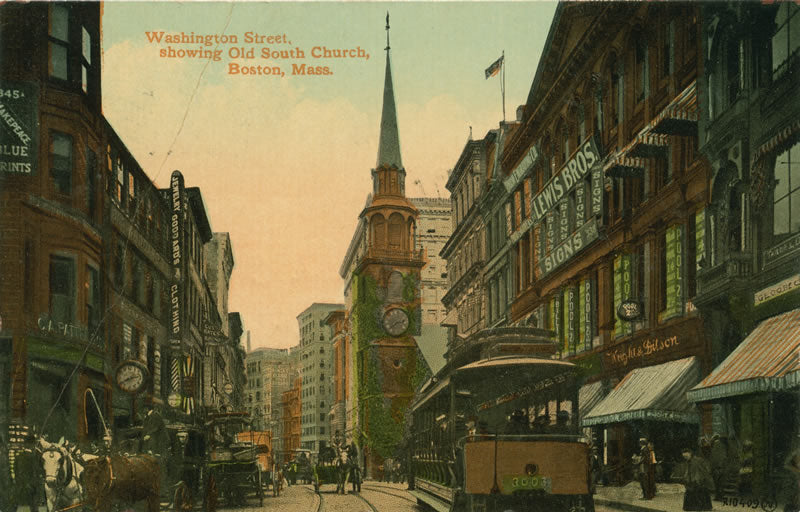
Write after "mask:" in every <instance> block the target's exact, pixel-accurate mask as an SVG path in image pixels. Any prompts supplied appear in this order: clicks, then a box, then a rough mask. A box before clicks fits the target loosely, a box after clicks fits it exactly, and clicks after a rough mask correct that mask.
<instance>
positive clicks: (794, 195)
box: [772, 16, 800, 237]
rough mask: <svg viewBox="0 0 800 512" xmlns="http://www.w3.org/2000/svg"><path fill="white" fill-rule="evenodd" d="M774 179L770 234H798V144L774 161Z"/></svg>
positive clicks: (799, 227) (799, 194) (799, 20)
mask: <svg viewBox="0 0 800 512" xmlns="http://www.w3.org/2000/svg"><path fill="white" fill-rule="evenodd" d="M796 18H797V20H798V23H800V16H798V17H796ZM798 30H800V28H798ZM774 177H775V188H774V190H773V210H772V212H773V219H772V234H773V235H775V236H776V237H781V236H784V235H788V234H790V233H797V232H800V142H799V143H796V144H795V145H794V146H792V147H791V148H790V149H787V150H786V151H784V152H783V153H781V154H780V155H778V157H777V158H776V159H775V167H774Z"/></svg>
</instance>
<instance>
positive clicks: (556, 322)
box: [553, 292, 564, 346]
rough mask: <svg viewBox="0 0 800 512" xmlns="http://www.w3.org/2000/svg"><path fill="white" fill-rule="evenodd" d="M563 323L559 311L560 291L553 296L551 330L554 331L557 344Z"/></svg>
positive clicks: (560, 338) (560, 337) (559, 340)
mask: <svg viewBox="0 0 800 512" xmlns="http://www.w3.org/2000/svg"><path fill="white" fill-rule="evenodd" d="M563 323H564V319H563V317H562V312H561V292H558V293H556V296H555V297H554V298H553V330H554V331H555V332H556V341H557V342H558V343H559V346H560V343H561V340H562V339H563V337H562V336H561V332H562V330H561V326H562V325H563Z"/></svg>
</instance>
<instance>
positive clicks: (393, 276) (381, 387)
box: [348, 13, 428, 477]
mask: <svg viewBox="0 0 800 512" xmlns="http://www.w3.org/2000/svg"><path fill="white" fill-rule="evenodd" d="M389 52H390V46H389V15H388V13H387V15H386V75H385V82H384V89H383V111H382V114H381V125H380V140H379V144H378V159H377V162H376V164H375V168H374V169H372V194H371V196H370V198H369V199H368V200H367V204H366V206H365V207H364V210H363V211H362V212H361V214H360V218H359V225H360V226H363V231H362V233H363V235H362V237H361V246H362V250H361V251H360V255H359V257H358V258H357V261H356V262H354V263H355V264H354V265H353V267H352V275H351V276H350V283H351V284H350V299H351V300H350V301H348V302H350V320H351V336H352V341H351V344H352V352H351V353H352V357H353V361H352V363H353V368H354V372H353V373H354V375H353V377H354V379H353V380H354V394H355V396H354V400H353V406H354V410H353V413H354V416H355V417H354V418H353V432H354V433H355V434H356V435H355V436H354V437H355V438H356V439H357V440H360V443H361V445H362V451H363V452H364V454H365V463H366V471H367V476H369V477H377V476H380V475H378V467H379V466H380V465H381V464H382V463H383V459H385V458H389V457H392V458H393V457H395V455H396V451H397V448H398V446H399V444H400V442H401V440H402V436H403V429H404V427H405V412H406V410H407V409H408V406H409V404H410V402H411V399H412V398H413V396H414V390H415V388H416V387H417V386H418V385H419V384H420V382H421V380H422V379H423V378H425V377H426V375H427V373H428V368H427V365H426V363H425V362H424V359H423V358H422V356H421V355H420V353H419V350H418V349H417V344H416V340H415V338H414V336H415V335H418V334H419V330H420V324H421V311H420V284H419V283H420V269H421V268H422V267H423V266H424V265H425V255H424V253H423V251H422V250H421V249H419V248H417V245H418V244H417V243H416V226H417V217H418V212H417V209H416V208H415V207H414V205H413V204H412V203H411V201H409V200H408V199H407V198H406V196H405V181H406V170H405V168H404V167H403V161H402V158H401V156H400V137H399V134H398V129H397V109H396V106H395V101H394V87H393V83H392V67H391V60H390V53H389Z"/></svg>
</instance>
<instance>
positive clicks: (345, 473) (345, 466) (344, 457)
mask: <svg viewBox="0 0 800 512" xmlns="http://www.w3.org/2000/svg"><path fill="white" fill-rule="evenodd" d="M337 450H338V452H339V453H337V454H336V494H339V492H341V493H342V494H347V480H348V478H349V477H350V460H349V459H348V453H347V450H345V449H343V448H341V447H338V448H337Z"/></svg>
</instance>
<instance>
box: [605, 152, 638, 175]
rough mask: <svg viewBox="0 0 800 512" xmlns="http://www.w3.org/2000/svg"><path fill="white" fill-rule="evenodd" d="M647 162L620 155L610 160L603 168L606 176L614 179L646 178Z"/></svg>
mask: <svg viewBox="0 0 800 512" xmlns="http://www.w3.org/2000/svg"><path fill="white" fill-rule="evenodd" d="M644 170H645V160H644V159H642V158H633V157H627V156H624V155H618V156H615V157H612V158H610V159H609V160H608V162H607V163H606V165H605V166H604V167H603V172H604V173H605V175H606V176H610V177H612V178H641V177H643V176H644Z"/></svg>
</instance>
